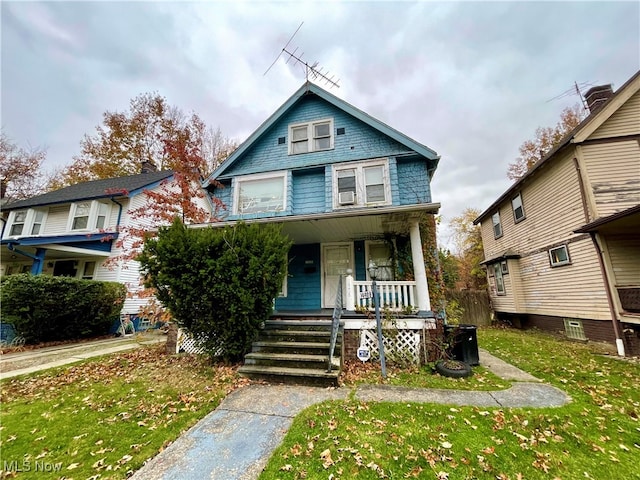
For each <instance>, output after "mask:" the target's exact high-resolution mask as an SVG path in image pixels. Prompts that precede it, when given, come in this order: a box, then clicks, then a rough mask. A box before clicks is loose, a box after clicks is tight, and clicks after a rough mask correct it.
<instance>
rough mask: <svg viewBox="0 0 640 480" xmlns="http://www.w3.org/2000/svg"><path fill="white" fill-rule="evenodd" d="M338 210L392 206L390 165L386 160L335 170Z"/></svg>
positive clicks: (351, 165) (335, 197)
mask: <svg viewBox="0 0 640 480" xmlns="http://www.w3.org/2000/svg"><path fill="white" fill-rule="evenodd" d="M333 197H334V198H333V206H334V208H348V207H365V206H377V205H389V204H390V203H391V188H390V186H389V164H388V162H387V160H386V159H384V160H374V161H369V162H359V163H349V164H345V165H335V166H334V167H333Z"/></svg>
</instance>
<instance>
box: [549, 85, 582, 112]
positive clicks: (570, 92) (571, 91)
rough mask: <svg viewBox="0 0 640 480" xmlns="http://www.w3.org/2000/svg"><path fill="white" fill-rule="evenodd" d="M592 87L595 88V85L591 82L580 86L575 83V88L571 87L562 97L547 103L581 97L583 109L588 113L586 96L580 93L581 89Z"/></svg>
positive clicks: (556, 97) (559, 96) (554, 98)
mask: <svg viewBox="0 0 640 480" xmlns="http://www.w3.org/2000/svg"><path fill="white" fill-rule="evenodd" d="M592 86H593V83H590V82H582V83H580V84H578V82H576V81H574V82H573V87H571V88H570V89H568V90H565V91H564V92H562V93H561V94H560V95H558V96H555V97H553V98H551V99H549V100H547V102H546V103H549V102H552V101H554V100H559V99H560V98H564V97H569V96H571V95H578V97H580V103H582V108H584V109H585V110H586V111H589V110H588V105H587V101H586V100H585V98H584V95H582V92H581V91H580V89H584V88H587V87H592Z"/></svg>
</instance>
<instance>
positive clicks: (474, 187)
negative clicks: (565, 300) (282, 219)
mask: <svg viewBox="0 0 640 480" xmlns="http://www.w3.org/2000/svg"><path fill="white" fill-rule="evenodd" d="M0 14H1V25H0V28H1V41H2V44H1V53H2V64H1V67H2V70H1V82H2V83H1V93H2V96H1V101H2V103H1V107H0V108H1V115H2V118H1V121H2V128H3V130H4V132H5V133H6V134H8V135H9V136H10V137H11V138H12V139H13V140H14V141H15V142H16V143H18V144H19V145H21V146H25V147H26V146H34V147H35V146H40V147H43V148H46V150H47V159H46V162H45V164H44V166H45V168H46V169H48V170H51V169H54V168H56V167H60V166H62V165H64V164H66V163H68V162H69V161H70V160H71V158H72V157H73V156H74V155H76V154H78V153H79V149H80V147H79V144H80V140H81V139H82V136H83V135H84V134H93V133H95V127H96V126H97V125H99V124H100V123H101V119H102V113H103V112H104V111H106V110H111V111H114V110H120V111H124V110H126V109H127V108H128V104H129V100H130V99H132V98H133V97H135V96H137V95H139V94H141V93H144V92H159V93H160V94H161V95H163V96H165V97H166V98H167V100H168V102H169V103H170V104H172V105H176V106H178V107H179V108H181V109H182V110H184V111H185V112H191V111H194V112H195V113H197V114H198V115H199V116H200V117H201V118H203V119H204V120H205V121H206V123H207V124H209V125H212V126H214V127H217V126H219V127H220V129H221V130H222V131H223V133H224V134H225V135H227V136H229V137H232V138H235V139H237V140H238V141H242V140H244V139H245V138H246V137H247V136H248V135H249V134H250V133H251V132H252V131H253V130H255V129H256V128H257V127H258V126H259V125H260V124H261V123H262V122H263V121H264V120H265V119H266V118H267V117H268V116H269V115H270V114H271V113H273V111H274V110H275V109H277V108H278V107H279V106H280V105H281V104H282V103H283V102H284V101H285V100H286V99H287V98H288V97H289V96H290V95H291V94H292V93H293V92H294V91H295V90H296V89H297V88H298V87H299V86H300V85H301V84H302V83H303V82H304V71H303V70H302V69H301V68H300V67H299V66H295V65H291V64H288V65H287V64H285V61H284V59H280V60H279V61H278V62H276V64H275V65H274V66H273V68H271V70H270V71H269V73H268V74H267V75H266V76H265V75H264V72H265V70H267V68H268V67H269V65H271V63H272V62H273V61H274V59H275V58H276V57H277V55H278V54H279V53H280V52H281V50H282V48H283V47H284V45H285V44H286V42H287V40H289V38H290V37H291V35H292V34H293V32H294V31H295V30H296V29H297V28H298V26H299V25H300V23H301V22H304V24H303V26H302V28H301V29H300V30H299V32H298V33H297V35H296V36H295V38H294V39H293V41H292V43H291V47H292V48H296V47H297V48H298V53H300V52H304V55H303V59H305V60H307V61H309V62H310V63H312V62H315V61H318V62H319V64H320V66H322V67H323V68H324V69H325V70H328V71H329V72H330V74H332V75H335V77H336V78H339V79H340V82H339V84H340V88H332V89H330V91H331V93H333V94H334V95H337V96H339V97H340V98H342V99H344V100H346V101H347V102H349V103H351V104H352V105H354V106H356V107H358V108H360V109H361V110H364V111H365V112H367V113H369V114H370V115H373V116H374V117H376V118H378V119H379V120H381V121H383V122H385V123H387V124H388V125H390V126H392V127H394V128H396V129H397V130H399V131H401V132H403V133H405V134H407V135H408V136H410V137H412V138H413V139H415V140H416V141H418V142H420V143H423V144H424V145H427V146H428V147H430V148H432V149H434V150H436V151H437V152H438V153H439V154H440V155H441V157H442V159H441V161H440V165H439V168H438V171H437V172H436V176H435V179H434V182H433V185H432V188H433V195H434V198H433V200H434V201H436V202H440V203H441V204H442V209H441V214H442V217H443V227H442V228H441V243H442V244H444V245H447V244H450V238H449V237H450V235H449V232H448V230H447V226H446V225H447V222H448V220H449V219H450V218H451V217H453V216H455V215H459V214H460V213H461V212H462V211H463V210H464V208H466V207H475V208H478V209H480V210H483V209H485V208H486V207H488V206H489V205H490V204H491V202H492V201H493V200H495V198H496V197H497V196H498V195H499V194H500V193H502V192H503V191H504V190H505V189H506V188H507V187H508V185H509V183H510V182H509V181H508V179H507V177H506V170H507V165H508V164H509V163H510V162H512V161H513V160H514V159H515V158H516V157H517V155H518V147H519V145H520V144H521V143H522V142H523V141H524V140H526V139H528V138H531V137H532V136H533V134H534V131H535V129H536V127H538V126H551V125H554V124H555V123H556V122H557V120H558V117H559V114H560V112H561V111H562V109H563V108H565V107H566V106H569V105H573V104H575V103H576V102H578V101H579V97H578V96H577V95H572V94H567V95H564V96H563V94H564V93H565V92H571V91H572V89H573V85H574V82H577V83H578V84H579V85H580V86H582V87H583V92H584V91H585V90H586V89H587V88H589V86H592V85H600V84H608V83H612V84H613V87H614V90H615V89H617V88H618V87H620V86H621V85H622V84H623V83H624V82H625V81H626V80H627V79H628V78H629V77H631V76H632V75H633V74H634V73H635V72H636V71H637V70H638V69H639V68H640V3H639V2H637V1H635V2H620V3H616V2H610V1H608V2H602V3H600V2H532V3H525V2H460V3H458V2H426V1H423V2H400V1H395V2H374V1H370V2H360V1H351V2H330V1H322V2H320V1H318V2H258V1H248V2H233V1H224V2H223V1H211V2H198V3H192V2H180V1H174V2H162V1H160V2H135V3H134V2H117V1H111V2H53V1H49V2H12V1H3V2H2V3H1V5H0ZM320 85H323V84H320ZM325 88H327V89H328V87H325Z"/></svg>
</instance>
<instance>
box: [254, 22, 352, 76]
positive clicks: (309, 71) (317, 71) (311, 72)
mask: <svg viewBox="0 0 640 480" xmlns="http://www.w3.org/2000/svg"><path fill="white" fill-rule="evenodd" d="M303 24H304V22H301V23H300V25H299V26H298V28H297V29H296V31H295V32H293V35H291V38H290V39H289V41H288V42H287V43H286V45H285V46H284V47H283V48H282V50H281V51H280V53H279V54H278V56H277V57H276V59H275V60H274V61H273V63H272V64H271V65H270V66H269V68H267V71H266V72H264V74H263V75H262V76H265V75H266V74H267V73H269V70H271V67H273V66H274V65H275V64H276V62H277V61H278V60H279V59H280V57H281V56H282V54H283V53H284V54H285V55H288V57H287V61H286V62H285V64H288V63H289V62H290V61H291V60H293V65H302V66H303V67H304V72H305V78H306V79H307V81H308V80H309V79H310V78H311V79H313V80H318V81H321V82H325V85H329V86H330V87H336V88H340V85H338V82H339V81H340V79H337V80H334V76H333V75H331V76H329V72H328V71H324V72H323V71H322V70H323V69H322V67H318V62H314V63H313V64H309V63H308V62H307V61H306V60H303V59H302V56H303V55H304V52H303V53H300V54H298V53H297V52H298V47H296V48H295V49H294V50H293V51H291V49H289V50H287V49H288V48H289V44H290V43H291V40H293V37H295V36H296V34H297V33H298V31H299V30H300V29H301V28H302V25H303Z"/></svg>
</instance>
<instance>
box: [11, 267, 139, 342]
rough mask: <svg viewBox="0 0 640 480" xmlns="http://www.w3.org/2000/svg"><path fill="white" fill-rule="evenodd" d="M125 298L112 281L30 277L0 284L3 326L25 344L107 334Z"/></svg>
mask: <svg viewBox="0 0 640 480" xmlns="http://www.w3.org/2000/svg"><path fill="white" fill-rule="evenodd" d="M125 297H126V288H125V286H124V285H122V284H120V283H115V282H97V281H94V280H78V279H75V278H68V277H52V276H49V275H29V274H22V275H10V276H7V277H4V278H3V279H2V281H1V282H0V301H1V302H2V312H1V316H2V322H3V323H4V322H6V323H11V324H13V326H14V328H15V330H16V332H17V334H19V335H21V336H23V337H24V338H25V339H26V341H27V343H38V342H48V341H56V340H72V339H79V338H87V337H96V336H100V335H106V334H107V333H108V332H109V328H110V327H111V325H112V323H113V322H114V320H115V319H116V318H117V317H118V314H119V312H120V310H121V308H122V304H123V303H124V300H125Z"/></svg>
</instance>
